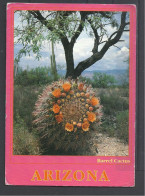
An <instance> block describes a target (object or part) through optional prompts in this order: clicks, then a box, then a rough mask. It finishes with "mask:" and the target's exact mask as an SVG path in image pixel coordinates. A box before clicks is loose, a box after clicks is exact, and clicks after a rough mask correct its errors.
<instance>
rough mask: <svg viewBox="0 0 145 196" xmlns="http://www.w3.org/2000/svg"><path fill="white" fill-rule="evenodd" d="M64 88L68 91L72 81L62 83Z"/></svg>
mask: <svg viewBox="0 0 145 196" xmlns="http://www.w3.org/2000/svg"><path fill="white" fill-rule="evenodd" d="M62 88H63V89H64V91H65V92H68V91H69V90H70V88H71V84H70V83H65V84H63V85H62Z"/></svg>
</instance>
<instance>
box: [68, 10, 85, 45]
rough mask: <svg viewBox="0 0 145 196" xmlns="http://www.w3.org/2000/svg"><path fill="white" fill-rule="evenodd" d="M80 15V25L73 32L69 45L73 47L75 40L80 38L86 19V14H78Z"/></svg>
mask: <svg viewBox="0 0 145 196" xmlns="http://www.w3.org/2000/svg"><path fill="white" fill-rule="evenodd" d="M80 15H81V21H80V24H79V26H78V28H77V30H76V32H75V34H74V35H73V36H72V38H71V41H70V43H71V45H72V46H73V45H74V44H75V42H76V40H77V38H78V37H79V36H80V34H81V32H82V31H83V28H84V26H83V22H85V19H86V14H84V12H80Z"/></svg>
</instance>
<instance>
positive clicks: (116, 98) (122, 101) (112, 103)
mask: <svg viewBox="0 0 145 196" xmlns="http://www.w3.org/2000/svg"><path fill="white" fill-rule="evenodd" d="M126 92H128V89H124V88H120V89H119V88H115V89H107V90H106V89H103V90H100V92H99V96H100V100H101V104H102V105H103V118H102V125H101V129H100V131H101V132H105V133H107V134H108V135H109V136H110V137H117V138H119V139H121V140H122V141H123V142H125V143H127V142H128V133H129V127H128V115H129V114H128V110H129V102H128V94H127V93H126Z"/></svg>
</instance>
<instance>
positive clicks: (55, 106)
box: [53, 104, 60, 114]
mask: <svg viewBox="0 0 145 196" xmlns="http://www.w3.org/2000/svg"><path fill="white" fill-rule="evenodd" d="M59 111H60V107H59V105H57V104H54V105H53V112H54V113H55V114H57V113H59Z"/></svg>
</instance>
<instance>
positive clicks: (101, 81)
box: [92, 73, 116, 88]
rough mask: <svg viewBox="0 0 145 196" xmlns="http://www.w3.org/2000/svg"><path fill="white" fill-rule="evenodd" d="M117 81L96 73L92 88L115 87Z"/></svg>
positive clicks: (109, 76)
mask: <svg viewBox="0 0 145 196" xmlns="http://www.w3.org/2000/svg"><path fill="white" fill-rule="evenodd" d="M115 84H116V80H115V78H114V76H111V75H108V74H105V73H94V74H93V78H92V86H93V87H94V88H108V87H111V86H114V85H115Z"/></svg>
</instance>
